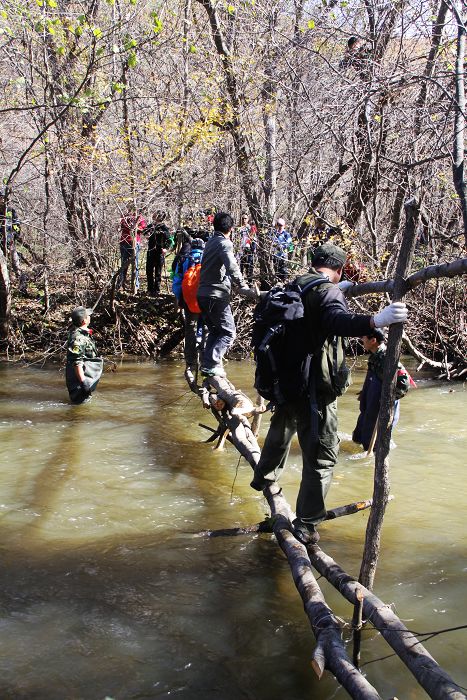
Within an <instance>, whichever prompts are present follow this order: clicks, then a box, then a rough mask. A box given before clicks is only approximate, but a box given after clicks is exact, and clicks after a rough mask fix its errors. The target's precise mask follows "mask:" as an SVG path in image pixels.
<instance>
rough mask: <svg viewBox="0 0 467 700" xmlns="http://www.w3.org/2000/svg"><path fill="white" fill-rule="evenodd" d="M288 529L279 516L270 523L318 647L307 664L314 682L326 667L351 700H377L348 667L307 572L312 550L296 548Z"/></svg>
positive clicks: (336, 626)
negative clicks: (313, 671)
mask: <svg viewBox="0 0 467 700" xmlns="http://www.w3.org/2000/svg"><path fill="white" fill-rule="evenodd" d="M290 527H291V525H290V522H289V521H288V519H287V518H285V517H283V516H278V517H277V518H276V519H275V521H274V534H275V536H276V538H277V541H278V543H279V545H280V547H281V549H282V551H283V552H284V554H285V555H286V557H287V561H288V562H289V566H290V569H291V571H292V576H293V580H294V583H295V586H296V588H297V590H298V592H299V593H300V596H301V598H302V601H303V606H304V609H305V612H306V614H307V617H308V619H309V621H310V624H311V628H312V630H313V634H314V636H315V638H316V641H317V644H318V650H317V652H316V654H315V655H313V657H312V661H311V664H312V666H313V668H314V670H315V672H316V673H317V676H318V678H321V676H322V674H323V670H324V668H325V667H326V668H328V669H329V670H330V671H331V672H332V673H333V675H334V676H335V677H336V678H337V680H338V681H339V683H340V684H341V685H342V687H343V688H345V690H347V692H348V693H349V694H350V696H351V697H352V698H359V700H366V699H367V698H368V700H373V699H374V700H376V699H377V698H381V696H380V695H379V693H378V692H377V691H376V690H375V688H374V687H373V686H372V685H371V684H370V683H369V682H368V681H367V680H366V678H365V677H364V676H362V675H361V673H360V672H359V671H358V670H357V669H356V668H355V666H353V665H352V662H351V661H350V659H349V657H348V655H347V651H346V649H345V646H344V643H343V641H342V635H341V627H340V623H339V621H338V620H337V618H336V617H335V616H334V614H333V612H332V610H331V608H330V607H329V606H328V605H327V603H326V601H325V599H324V596H323V594H322V592H321V589H320V587H319V585H318V583H317V581H316V579H315V577H314V576H313V573H312V570H311V563H310V559H309V557H308V553H307V549H312V548H313V547H308V548H306V547H305V546H304V545H303V544H300V543H299V542H298V541H297V540H296V539H295V537H294V536H293V534H292V533H291V532H290Z"/></svg>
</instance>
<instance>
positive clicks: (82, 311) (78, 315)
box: [71, 306, 92, 326]
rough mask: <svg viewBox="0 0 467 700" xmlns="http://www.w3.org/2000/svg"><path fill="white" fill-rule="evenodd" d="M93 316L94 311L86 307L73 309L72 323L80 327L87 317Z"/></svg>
mask: <svg viewBox="0 0 467 700" xmlns="http://www.w3.org/2000/svg"><path fill="white" fill-rule="evenodd" d="M91 314H92V309H86V307H85V306H77V307H76V309H73V311H72V312H71V322H72V323H73V325H74V326H80V325H81V324H82V323H83V321H84V319H85V318H86V316H90V315H91Z"/></svg>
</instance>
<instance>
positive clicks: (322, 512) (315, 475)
mask: <svg viewBox="0 0 467 700" xmlns="http://www.w3.org/2000/svg"><path fill="white" fill-rule="evenodd" d="M317 402H318V435H316V431H314V430H313V429H312V420H311V408H310V401H309V399H307V398H304V399H299V400H297V401H290V402H288V403H287V404H285V405H283V406H278V407H276V409H275V411H274V413H273V414H272V418H271V424H270V426H269V431H268V434H267V436H266V441H265V443H264V447H263V449H262V452H261V458H260V460H259V462H258V464H257V466H256V469H255V475H257V476H258V477H263V478H264V479H269V480H271V481H277V480H278V479H279V477H280V475H281V474H282V470H283V469H284V467H285V464H286V462H287V457H288V455H289V450H290V443H291V442H292V438H293V436H294V435H295V433H297V436H298V441H299V444H300V449H301V451H302V462H303V466H302V480H301V483H300V490H299V492H298V497H297V507H296V512H297V517H298V518H299V519H300V520H301V521H303V522H304V523H307V524H313V525H316V524H317V523H319V522H321V521H322V520H324V518H325V516H326V506H325V504H324V501H325V498H326V495H327V493H328V490H329V487H330V486H331V480H332V474H333V469H334V465H335V464H336V462H337V454H338V452H339V438H338V437H337V404H336V401H327V400H326V399H323V398H321V397H317Z"/></svg>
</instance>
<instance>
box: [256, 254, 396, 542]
mask: <svg viewBox="0 0 467 700" xmlns="http://www.w3.org/2000/svg"><path fill="white" fill-rule="evenodd" d="M346 259H347V255H346V253H345V252H344V251H343V250H342V249H341V248H339V247H338V246H336V245H334V244H332V243H325V244H324V245H322V246H320V247H318V248H316V249H315V251H314V253H313V258H312V265H313V266H312V268H311V270H310V272H309V273H307V274H305V275H302V276H301V277H299V278H298V279H297V280H296V285H298V288H299V289H301V290H305V291H304V292H303V293H302V298H303V309H302V316H303V329H302V333H301V337H298V338H297V340H296V342H295V343H294V344H293V345H290V346H289V348H290V349H289V351H288V352H289V355H290V356H289V357H285V358H283V359H282V360H279V361H278V362H277V363H273V369H274V364H277V365H278V366H277V375H276V376H275V377H274V380H273V383H272V386H273V388H274V390H277V388H278V387H279V389H280V391H279V392H278V391H276V392H275V393H276V397H275V399H273V400H272V403H274V404H275V408H274V412H273V414H272V418H271V423H270V427H269V431H268V434H267V436H266V440H265V443H264V447H263V450H262V453H261V458H260V460H259V462H258V464H257V466H256V468H255V470H254V477H253V481H252V482H251V487H252V488H254V489H256V490H257V491H262V490H263V489H264V488H266V487H267V486H271V485H272V484H274V483H275V482H276V481H277V480H278V479H279V477H280V475H281V473H282V470H283V469H284V467H285V464H286V461H287V456H288V454H289V450H290V443H291V441H292V438H293V436H294V435H295V433H297V435H298V440H299V443H300V448H301V451H302V460H303V466H302V479H301V483H300V489H299V493H298V497H297V505H296V514H297V518H296V520H295V521H294V523H293V525H294V532H295V536H296V537H297V539H299V540H300V541H301V542H303V543H304V544H314V543H316V542H318V540H319V534H318V532H317V530H316V526H317V525H318V524H319V523H320V522H321V521H322V520H324V519H325V517H326V507H325V498H326V495H327V492H328V490H329V487H330V485H331V480H332V474H333V468H334V465H335V464H336V462H337V454H338V450H339V438H338V436H337V403H336V398H337V396H338V395H340V394H341V393H343V391H345V388H346V386H347V384H348V381H347V372H346V371H345V365H344V359H343V352H342V343H339V342H336V341H338V340H339V339H341V338H345V337H349V336H350V337H361V336H363V335H368V334H369V333H370V332H371V331H372V330H373V329H374V328H381V327H384V326H387V325H389V324H391V323H398V322H404V321H405V320H406V319H407V309H406V306H405V304H404V303H402V302H395V303H392V304H389V306H386V307H385V308H384V309H383V310H382V311H380V312H379V313H378V314H376V315H375V316H369V315H368V316H367V315H364V314H354V313H351V312H350V311H349V309H348V306H347V303H346V300H345V297H344V294H343V291H344V290H345V289H346V288H347V287H348V286H351V284H352V283H351V282H341V284H340V286H339V285H338V283H339V281H340V279H341V276H342V271H343V267H344V265H345V262H346ZM307 287H308V289H307ZM264 301H265V300H262V301H261V302H260V304H259V306H261V304H263V303H264ZM279 325H280V324H279ZM277 327H278V325H276V326H273V327H272V328H271V331H270V333H269V336H270V337H269V339H265V340H263V342H262V343H259V342H257V343H256V347H257V348H259V349H261V348H263V349H265V348H266V350H268V349H270V348H271V347H272V345H273V342H274V340H273V335H274V333H275V330H274V329H275V328H277ZM271 334H272V335H271ZM265 341H266V342H265ZM299 344H301V345H302V346H303V347H305V350H306V351H308V355H307V357H308V362H302V360H303V359H304V356H305V355H306V352H305V353H300V348H299V347H297V346H298V345H299ZM292 353H293V355H292ZM294 358H295V359H294ZM294 363H298V364H299V368H300V363H301V364H302V366H303V369H304V371H305V372H306V376H304V379H303V381H302V383H301V386H297V385H295V386H294V387H293V388H294V393H293V394H291V393H289V392H288V388H289V387H292V384H293V377H292V376H291V374H290V372H291V365H292V364H294ZM283 372H286V378H285V380H284V376H283V375H282V376H281V373H283ZM260 379H261V378H260V377H257V381H256V386H257V387H258V385H259V384H260ZM281 380H282V381H281ZM258 390H260V389H258ZM264 393H267V391H265V392H264Z"/></svg>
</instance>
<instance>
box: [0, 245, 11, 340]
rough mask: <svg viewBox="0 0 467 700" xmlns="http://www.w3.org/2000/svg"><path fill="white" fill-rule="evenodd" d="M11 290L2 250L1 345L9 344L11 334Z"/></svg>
mask: <svg viewBox="0 0 467 700" xmlns="http://www.w3.org/2000/svg"><path fill="white" fill-rule="evenodd" d="M10 316H11V290H10V275H9V273H8V263H7V259H6V256H5V255H4V253H3V250H1V249H0V343H1V344H2V345H4V344H5V343H6V342H8V336H9V334H10Z"/></svg>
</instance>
